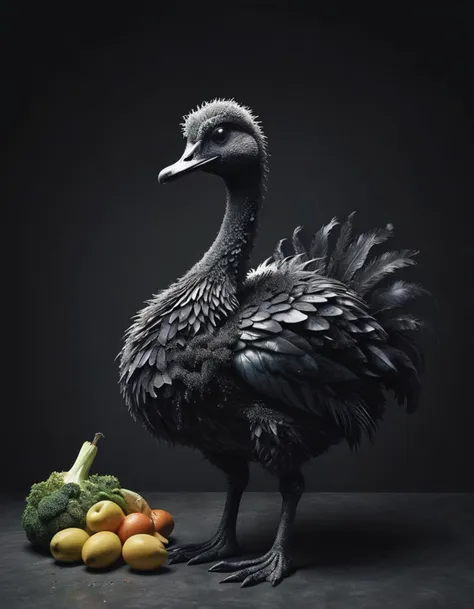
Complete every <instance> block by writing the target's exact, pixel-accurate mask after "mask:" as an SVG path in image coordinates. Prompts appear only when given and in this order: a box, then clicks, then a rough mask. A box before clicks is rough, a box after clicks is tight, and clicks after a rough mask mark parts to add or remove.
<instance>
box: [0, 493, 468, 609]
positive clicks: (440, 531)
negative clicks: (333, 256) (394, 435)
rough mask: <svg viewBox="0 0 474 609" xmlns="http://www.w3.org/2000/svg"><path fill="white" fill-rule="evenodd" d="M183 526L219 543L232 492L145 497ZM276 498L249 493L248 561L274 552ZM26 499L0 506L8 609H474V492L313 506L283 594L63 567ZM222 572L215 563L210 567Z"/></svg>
mask: <svg viewBox="0 0 474 609" xmlns="http://www.w3.org/2000/svg"><path fill="white" fill-rule="evenodd" d="M144 496H145V497H146V498H147V499H148V500H149V503H150V504H152V506H153V507H161V508H163V509H166V510H168V511H170V512H171V513H172V514H173V515H174V516H175V520H176V529H175V535H174V537H173V542H174V543H183V542H188V541H189V542H192V541H201V540H204V539H207V538H209V537H210V536H211V535H212V533H213V532H214V529H215V528H216V525H217V523H218V520H219V517H220V513H221V509H222V506H223V501H224V495H223V494H222V493H144ZM279 506H280V498H279V495H278V494H277V493H247V494H246V495H245V496H244V499H243V501H242V507H241V512H240V518H239V540H240V542H241V545H242V548H243V551H244V552H245V555H249V556H250V555H255V554H258V553H263V552H265V551H266V550H267V549H268V548H269V546H270V545H271V543H272V540H273V535H274V532H275V529H276V526H277V523H278V517H279ZM22 508H23V502H22V501H21V499H12V498H6V497H4V498H3V500H2V501H1V502H0V517H1V524H2V526H1V527H0V540H1V544H0V548H1V552H0V607H2V608H3V607H5V608H8V609H16V608H17V607H18V608H22V609H30V608H33V607H34V608H35V609H76V608H77V609H79V608H80V609H89V608H91V609H92V608H93V609H97V608H102V607H104V608H108V609H115V608H124V609H135V608H137V609H138V608H140V609H141V608H145V609H154V608H156V609H178V608H179V609H214V608H226V609H227V608H233V607H235V608H239V609H252V608H253V607H255V608H260V607H262V608H265V607H269V608H270V607H271V608H272V609H279V608H282V607H285V609H299V608H300V607H301V608H303V607H304V608H308V609H339V608H342V607H350V608H351V609H359V608H360V609H362V608H363V609H375V608H376V609H392V608H393V609H412V608H413V609H414V608H417V609H437V608H439V607H443V608H444V607H446V608H449V609H458V608H462V609H472V608H473V607H474V494H471V495H468V494H327V493H322V494H316V493H308V494H306V495H304V496H303V498H302V500H301V503H300V506H299V510H298V517H297V523H296V527H295V533H294V537H293V557H294V562H295V564H296V566H297V571H296V572H295V573H294V574H293V575H292V576H290V577H289V578H286V579H284V580H283V582H282V583H281V584H280V585H279V586H278V587H276V588H272V587H271V586H270V585H269V584H267V583H265V584H259V585H258V586H255V587H251V588H240V584H220V583H219V582H220V580H221V579H223V578H224V577H225V574H222V573H209V572H208V571H207V569H208V568H209V566H210V564H208V565H196V566H187V565H186V564H178V565H171V566H169V567H165V568H163V569H162V570H161V571H159V572H156V573H152V574H140V573H134V572H132V571H131V570H130V569H129V568H128V566H126V565H125V564H121V565H120V566H118V567H115V568H112V569H111V570H109V571H107V572H89V571H88V570H87V569H86V568H85V567H84V566H82V565H79V566H71V567H67V566H59V565H58V564H56V563H55V562H54V561H53V559H52V558H51V557H48V556H45V555H42V554H38V553H37V552H34V551H33V550H32V549H31V548H30V546H29V545H28V543H27V542H26V539H25V536H24V532H23V530H22V529H21V525H20V516H21V512H22ZM211 564H213V563H211Z"/></svg>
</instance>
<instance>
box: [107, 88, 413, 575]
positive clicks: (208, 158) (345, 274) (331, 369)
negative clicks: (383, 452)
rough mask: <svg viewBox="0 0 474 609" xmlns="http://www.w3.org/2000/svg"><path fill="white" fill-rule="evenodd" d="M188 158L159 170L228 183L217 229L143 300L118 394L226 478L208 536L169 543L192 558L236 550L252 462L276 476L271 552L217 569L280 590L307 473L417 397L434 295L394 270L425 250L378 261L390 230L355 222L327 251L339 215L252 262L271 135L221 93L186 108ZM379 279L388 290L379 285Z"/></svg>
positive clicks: (162, 434)
mask: <svg viewBox="0 0 474 609" xmlns="http://www.w3.org/2000/svg"><path fill="white" fill-rule="evenodd" d="M183 133H184V137H185V138H186V140H187V143H186V149H185V151H184V154H183V156H182V157H181V158H180V159H179V160H178V161H177V162H176V163H175V164H174V165H171V166H170V167H167V168H166V169H163V171H161V173H160V174H159V177H158V180H159V182H168V181H170V180H172V179H174V178H176V177H178V176H181V175H183V174H185V173H189V172H191V171H195V170H196V169H198V168H199V169H202V170H203V171H206V172H208V173H211V174H214V175H217V176H220V177H221V178H222V179H223V180H224V183H225V187H226V192H227V198H226V207H225V214H224V218H223V221H222V225H221V227H220V230H219V233H218V235H217V237H216V238H215V240H214V242H213V243H212V245H211V247H210V248H209V250H208V251H207V252H206V254H205V255H204V256H203V258H202V259H201V260H200V261H199V262H198V263H197V264H195V265H194V266H193V267H192V268H191V270H189V271H188V272H187V273H186V274H185V275H184V276H183V277H181V278H180V279H178V280H177V281H176V282H175V283H173V284H172V285H171V286H170V287H168V288H167V289H165V290H163V291H161V292H159V293H158V294H156V295H154V296H153V297H152V298H151V300H148V301H146V306H145V307H144V308H143V309H142V310H141V311H139V313H138V314H137V315H136V316H135V318H134V322H133V324H132V325H131V327H130V328H129V329H128V330H127V332H126V334H125V342H124V346H123V349H122V351H121V352H120V354H119V356H120V387H121V392H122V395H123V396H124V399H125V402H126V405H127V407H128V409H129V411H130V413H131V415H132V416H133V417H134V418H135V419H138V420H140V421H141V422H142V423H143V424H144V425H145V427H146V428H147V429H148V430H149V431H150V432H151V434H152V435H153V436H155V437H156V438H159V439H162V440H165V441H167V442H169V443H172V444H181V445H184V446H189V447H193V448H194V449H197V450H199V451H201V452H202V454H203V455H204V456H205V457H206V458H207V459H208V460H209V461H210V462H211V463H213V464H214V465H216V466H217V467H218V468H220V469H221V470H222V471H223V472H224V474H225V476H226V478H227V483H228V491H227V498H226V503H225V507H224V511H223V515H222V519H221V522H220V524H219V526H218V528H217V531H216V533H215V535H214V536H213V537H212V539H210V540H209V541H206V542H203V543H199V544H185V545H180V546H177V547H175V548H174V549H172V550H170V562H175V563H176V562H183V561H187V562H188V564H198V563H204V562H208V561H212V560H216V559H223V558H227V557H229V556H232V555H235V554H237V553H238V551H239V548H238V544H237V539H236V520H237V513H238V509H239V504H240V499H241V496H242V492H243V491H244V489H245V487H246V486H247V482H248V475H249V473H248V472H249V465H248V464H249V462H251V461H257V462H259V463H260V464H261V465H262V466H263V467H264V468H265V469H266V470H267V471H269V472H270V473H272V474H275V475H276V476H277V477H278V479H279V489H280V492H281V496H282V508H281V520H280V524H279V527H278V531H277V534H276V537H275V540H274V542H273V545H272V547H271V548H270V550H269V551H268V552H267V553H266V554H264V555H263V556H261V557H259V558H254V559H252V560H243V561H237V562H226V561H222V560H220V562H219V563H218V564H216V565H214V566H213V567H211V569H210V570H211V571H233V572H234V573H233V574H232V575H230V576H228V577H226V579H224V580H223V581H224V582H229V581H232V582H242V585H243V586H246V585H250V584H255V583H258V582H262V581H264V580H267V581H270V582H271V583H272V584H273V585H276V584H278V583H279V582H280V581H281V580H282V579H283V578H284V577H285V576H286V575H287V574H288V573H289V572H290V570H292V565H291V558H290V555H289V550H288V542H289V533H290V529H291V527H292V524H293V521H294V518H295V511H296V507H297V504H298V502H299V500H300V497H301V495H302V493H303V491H304V478H303V476H302V474H301V466H302V465H303V464H304V463H305V462H306V461H308V460H309V459H310V458H312V457H316V456H318V455H320V454H322V453H324V452H325V451H326V450H327V449H328V448H329V447H330V446H332V445H335V444H337V443H339V442H341V441H343V440H345V441H347V442H348V443H349V445H350V446H351V447H353V448H357V447H358V445H359V443H360V440H361V437H362V436H363V434H366V435H368V436H369V437H370V438H372V437H373V435H374V432H375V431H376V427H377V424H378V422H379V421H380V419H381V418H382V415H383V412H384V409H385V403H386V393H387V391H391V392H393V393H394V394H395V396H396V397H397V399H398V402H399V403H400V404H406V407H407V410H408V412H412V411H414V410H415V408H416V406H417V400H418V394H419V388H420V382H419V374H420V372H421V369H422V364H423V357H422V354H421V350H420V348H419V347H418V346H417V344H416V343H415V342H414V339H413V331H417V330H418V329H419V328H420V325H421V322H420V321H419V320H418V319H416V318H415V317H414V316H413V315H412V314H410V313H406V312H403V309H402V306H403V305H405V303H406V302H407V301H408V300H409V299H411V298H412V297H415V296H417V295H419V294H420V293H421V292H422V288H421V287H420V286H418V285H416V284H413V283H408V282H406V281H402V280H397V281H392V282H391V283H388V284H387V283H386V284H385V286H384V285H383V282H382V280H384V279H385V278H387V277H388V276H389V275H390V274H391V273H393V272H394V271H397V270H398V269H401V268H403V267H406V266H408V265H412V264H414V256H415V254H416V253H417V252H415V251H412V250H401V251H385V252H384V253H381V254H379V255H378V256H375V257H372V258H369V253H370V251H371V249H372V247H373V246H376V245H379V244H381V243H383V242H384V241H386V240H387V239H388V238H389V237H390V236H391V234H392V230H393V227H392V226H391V225H387V226H386V227H385V228H382V229H377V230H371V231H368V232H366V233H363V234H359V235H357V236H353V235H352V217H353V214H351V215H350V216H349V217H348V219H347V220H346V221H345V222H344V223H342V225H341V226H340V231H339V233H338V236H337V239H336V240H335V243H333V244H332V247H330V233H331V231H332V230H333V229H334V227H335V226H336V225H337V224H338V222H337V221H336V219H333V220H332V221H331V222H330V223H329V224H327V225H325V226H323V227H322V228H321V229H320V230H319V231H318V232H316V234H315V235H314V237H313V239H312V242H311V244H310V246H309V247H308V248H307V247H305V245H304V244H303V241H302V239H301V234H300V233H301V227H298V228H297V229H296V230H295V231H294V233H293V238H292V249H293V250H294V251H292V253H291V255H288V256H285V254H284V251H283V241H284V240H282V241H280V242H279V243H278V245H277V246H276V249H275V252H274V254H273V257H272V258H269V259H267V260H266V261H265V262H263V263H262V264H261V265H260V266H259V267H258V268H257V269H256V270H249V258H250V253H251V250H252V246H253V243H254V239H255V236H256V227H257V217H258V212H259V208H260V205H261V201H262V197H263V194H264V190H265V179H266V174H267V147H266V139H265V136H264V135H263V132H262V129H261V126H260V124H259V122H258V121H257V120H256V118H255V116H254V115H253V114H252V112H251V111H250V110H249V109H248V108H246V107H244V106H241V105H239V104H237V103H236V102H235V101H233V100H220V99H218V100H214V101H211V102H207V103H205V104H203V105H202V106H200V107H199V108H198V109H197V110H195V111H193V112H191V113H190V114H189V115H188V116H187V117H185V120H184V123H183ZM381 282H382V285H381Z"/></svg>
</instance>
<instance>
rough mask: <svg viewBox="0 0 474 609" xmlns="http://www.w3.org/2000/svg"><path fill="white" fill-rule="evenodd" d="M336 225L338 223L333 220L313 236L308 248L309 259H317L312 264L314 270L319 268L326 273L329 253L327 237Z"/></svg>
mask: <svg viewBox="0 0 474 609" xmlns="http://www.w3.org/2000/svg"><path fill="white" fill-rule="evenodd" d="M338 224H339V222H338V221H337V220H336V218H333V219H332V220H331V222H329V224H326V225H324V226H322V227H321V228H320V229H319V230H318V232H317V233H316V234H315V235H314V237H313V240H312V241H311V245H310V246H309V256H310V258H311V259H317V261H316V262H315V263H314V265H315V266H314V269H315V268H320V269H323V271H326V269H327V264H328V261H327V257H328V251H329V235H330V234H331V231H332V229H333V228H334V227H335V226H337V225H338ZM316 265H317V267H316ZM314 269H309V270H314Z"/></svg>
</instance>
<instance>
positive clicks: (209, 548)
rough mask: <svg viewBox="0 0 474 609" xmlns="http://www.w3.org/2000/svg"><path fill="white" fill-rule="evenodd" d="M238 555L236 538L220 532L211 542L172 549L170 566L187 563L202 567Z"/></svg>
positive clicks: (169, 560)
mask: <svg viewBox="0 0 474 609" xmlns="http://www.w3.org/2000/svg"><path fill="white" fill-rule="evenodd" d="M237 554H239V546H238V544H237V540H236V539H235V537H233V536H232V535H230V534H229V533H226V532H225V531H218V532H217V533H216V534H215V535H214V537H213V538H212V539H210V540H209V541H205V542H203V543H185V544H182V545H179V546H176V547H175V548H172V549H170V550H169V552H168V564H169V565H172V564H176V563H180V562H186V563H187V564H188V565H200V564H202V563H205V562H211V561H212V560H216V559H218V558H228V557H229V556H236V555H237Z"/></svg>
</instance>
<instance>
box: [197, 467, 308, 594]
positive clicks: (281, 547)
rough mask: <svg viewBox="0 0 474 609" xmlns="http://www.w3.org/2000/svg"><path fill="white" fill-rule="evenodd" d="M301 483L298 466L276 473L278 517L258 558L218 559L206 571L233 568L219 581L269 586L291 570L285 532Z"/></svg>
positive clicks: (291, 520) (302, 479) (291, 523)
mask: <svg viewBox="0 0 474 609" xmlns="http://www.w3.org/2000/svg"><path fill="white" fill-rule="evenodd" d="M304 486H305V483H304V478H303V475H302V474H301V472H300V471H299V470H298V471H295V472H292V473H290V474H285V475H281V476H280V493H281V496H282V504H281V518H280V524H279V525H278V531H277V534H276V537H275V541H274V542H273V546H272V547H271V548H270V550H269V551H268V552H267V553H266V554H264V555H263V556H260V557H258V558H254V559H251V560H240V561H237V562H227V561H221V562H219V563H217V564H216V565H213V566H212V567H211V568H210V569H209V571H223V572H228V571H235V573H233V574H232V575H229V576H228V577H226V578H225V579H223V580H222V581H221V584H223V583H227V582H242V587H245V586H253V585H255V584H259V583H261V582H264V581H269V582H270V583H271V584H272V586H276V585H278V584H279V583H280V582H281V581H282V579H283V578H284V577H286V576H287V575H289V574H290V573H291V572H292V571H293V566H292V561H291V557H290V555H289V553H288V543H289V535H290V531H291V528H292V525H293V522H294V519H295V513H296V507H297V505H298V502H299V500H300V498H301V495H302V494H303V491H304Z"/></svg>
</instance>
